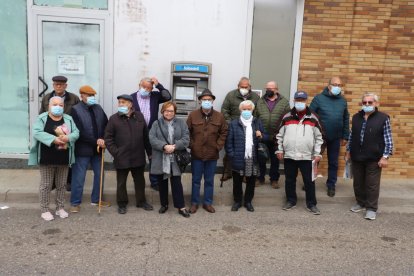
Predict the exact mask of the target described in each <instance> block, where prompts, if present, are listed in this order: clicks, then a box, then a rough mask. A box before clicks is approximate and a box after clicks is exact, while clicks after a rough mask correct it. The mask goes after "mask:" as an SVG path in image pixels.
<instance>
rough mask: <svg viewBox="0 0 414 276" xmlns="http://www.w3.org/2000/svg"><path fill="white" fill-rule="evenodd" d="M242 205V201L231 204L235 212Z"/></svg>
mask: <svg viewBox="0 0 414 276" xmlns="http://www.w3.org/2000/svg"><path fill="white" fill-rule="evenodd" d="M240 207H241V203H240V202H234V204H233V206H231V210H232V211H233V212H236V211H238V210H239V208H240Z"/></svg>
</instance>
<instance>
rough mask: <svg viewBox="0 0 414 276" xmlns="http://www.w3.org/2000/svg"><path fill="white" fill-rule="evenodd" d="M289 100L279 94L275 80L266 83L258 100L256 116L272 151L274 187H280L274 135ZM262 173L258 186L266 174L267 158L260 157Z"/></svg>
mask: <svg viewBox="0 0 414 276" xmlns="http://www.w3.org/2000/svg"><path fill="white" fill-rule="evenodd" d="M289 110H290V106H289V101H288V100H287V99H286V98H285V97H283V96H282V95H281V94H279V87H278V85H277V83H276V82H275V81H269V82H268V83H267V84H266V93H265V94H264V96H263V97H262V98H260V99H259V100H258V101H257V105H256V109H255V112H256V117H257V118H259V119H260V120H261V121H262V123H263V127H264V130H265V133H264V135H263V137H264V138H263V140H262V142H263V143H264V144H265V145H266V146H267V147H268V149H269V152H270V170H269V176H270V184H271V185H272V188H274V189H279V183H278V181H279V177H280V173H279V160H278V159H277V158H276V155H275V154H274V152H275V150H276V149H275V143H274V142H273V137H274V136H275V132H276V130H277V129H278V126H277V125H276V124H277V122H278V121H280V119H281V117H282V116H283V115H285V114H286V113H287V112H289ZM259 168H260V175H259V177H258V180H257V181H256V186H259V185H260V184H263V183H264V182H265V175H266V170H267V168H266V160H261V159H259Z"/></svg>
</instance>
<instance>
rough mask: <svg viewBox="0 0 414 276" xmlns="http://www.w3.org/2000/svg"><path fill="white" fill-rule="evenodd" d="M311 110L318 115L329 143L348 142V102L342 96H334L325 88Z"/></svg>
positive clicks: (311, 106)
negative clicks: (340, 140)
mask: <svg viewBox="0 0 414 276" xmlns="http://www.w3.org/2000/svg"><path fill="white" fill-rule="evenodd" d="M309 108H310V110H312V111H313V112H315V113H316V114H318V116H319V120H320V121H321V124H322V127H323V129H324V130H325V135H326V139H327V140H328V141H333V140H336V139H344V140H348V138H349V112H348V105H347V102H346V100H345V98H344V97H343V96H342V95H338V96H335V95H332V94H330V93H329V89H328V87H325V89H324V90H323V91H322V93H321V94H319V95H316V96H315V98H313V100H312V102H311V104H310V105H309Z"/></svg>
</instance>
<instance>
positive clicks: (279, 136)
mask: <svg viewBox="0 0 414 276" xmlns="http://www.w3.org/2000/svg"><path fill="white" fill-rule="evenodd" d="M307 99H308V95H307V94H306V92H303V91H298V92H296V93H295V95H294V107H293V108H292V109H291V111H290V112H289V113H287V114H286V115H284V116H283V118H282V122H281V124H280V128H279V131H278V132H276V136H275V141H276V143H277V144H276V148H277V151H276V154H277V158H278V159H279V160H284V165H285V191H286V203H285V205H284V206H283V210H285V211H287V210H290V209H292V208H294V207H295V206H296V202H297V196H296V177H297V175H298V170H300V172H301V174H302V179H303V183H304V185H305V192H306V208H307V209H308V211H309V212H311V213H312V214H314V215H319V214H320V211H319V209H318V208H317V207H316V204H317V202H316V195H315V182H314V181H312V161H314V162H315V163H316V164H317V163H318V162H319V161H320V160H321V158H322V155H321V154H322V152H323V144H324V140H323V137H322V128H321V126H320V123H319V120H318V117H317V116H316V115H315V114H314V113H312V112H311V111H310V109H309V108H308V107H307V106H306V101H307Z"/></svg>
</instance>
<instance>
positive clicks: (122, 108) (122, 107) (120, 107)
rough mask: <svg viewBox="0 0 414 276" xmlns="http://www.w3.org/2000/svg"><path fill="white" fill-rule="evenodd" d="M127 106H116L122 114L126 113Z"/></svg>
mask: <svg viewBox="0 0 414 276" xmlns="http://www.w3.org/2000/svg"><path fill="white" fill-rule="evenodd" d="M128 111H129V108H128V106H118V112H119V113H120V114H122V115H126V114H128Z"/></svg>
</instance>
